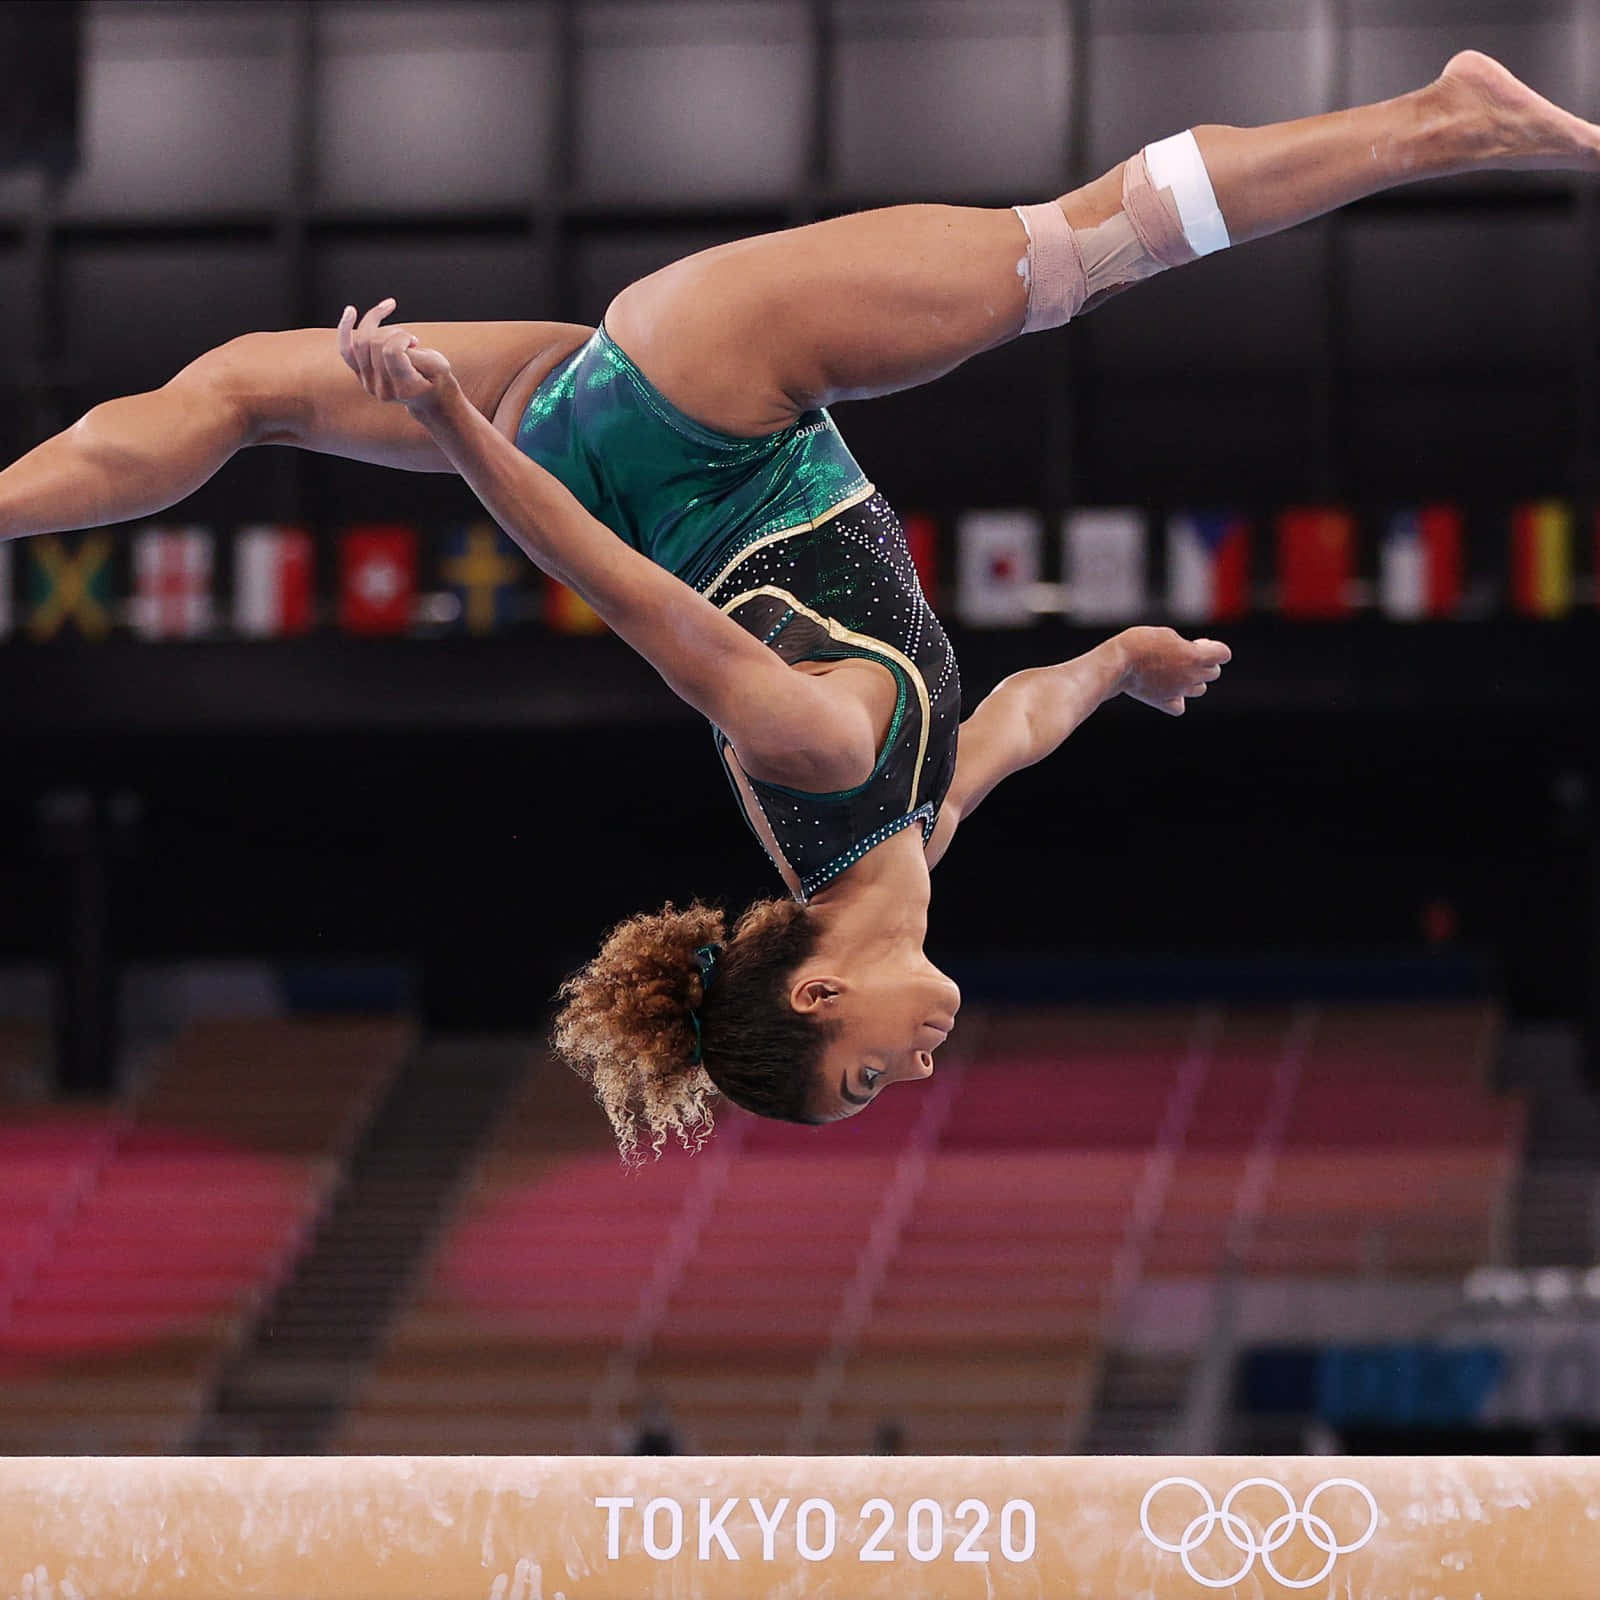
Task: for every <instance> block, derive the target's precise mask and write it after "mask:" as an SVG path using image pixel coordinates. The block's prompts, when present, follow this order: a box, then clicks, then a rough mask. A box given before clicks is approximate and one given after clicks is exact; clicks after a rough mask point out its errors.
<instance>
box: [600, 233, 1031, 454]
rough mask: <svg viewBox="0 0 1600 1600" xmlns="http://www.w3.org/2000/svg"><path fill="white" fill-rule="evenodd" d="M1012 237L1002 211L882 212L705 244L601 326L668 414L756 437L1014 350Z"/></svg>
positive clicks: (1016, 313)
mask: <svg viewBox="0 0 1600 1600" xmlns="http://www.w3.org/2000/svg"><path fill="white" fill-rule="evenodd" d="M1026 255H1027V235H1026V233H1025V231H1024V229H1023V226H1022V223H1021V220H1020V219H1019V218H1018V217H1017V216H1016V214H1015V213H1014V212H1012V211H1009V210H1007V211H996V210H985V209H978V208H976V207H970V206H934V205H914V206H892V207H889V208H887V209H885V210H881V211H863V212H860V213H858V214H856V215H854V216H849V217H836V218H832V219H830V220H829V221H826V222H818V223H812V224H810V225H809V226H807V227H803V228H792V229H789V230H788V231H786V232H783V233H773V234H765V235H762V236H761V237H759V238H754V239H742V240H739V241H738V242H736V243H734V244H727V245H718V246H716V247H715V248H713V249H711V250H706V251H702V252H701V253H700V254H698V255H694V256H689V257H686V258H685V259H684V260H682V261H678V262H674V263H673V264H672V265H671V266H669V267H665V268H663V269H662V270H661V271H660V272H657V273H654V274H652V275H651V276H650V277H648V278H643V279H641V280H640V281H639V282H638V283H635V284H631V285H630V286H629V287H628V288H626V289H624V290H623V292H622V293H621V294H620V295H618V296H617V298H616V299H615V300H614V301H613V302H612V303H611V306H610V308H609V309H608V310H607V312H606V328H607V331H608V332H609V333H610V334H611V336H612V337H613V338H614V339H615V340H616V341H617V343H618V344H620V345H621V346H622V348H623V349H624V350H626V351H627V352H628V354H629V355H630V356H631V357H632V358H633V360H634V361H635V362H637V363H638V365H639V366H640V367H641V368H642V369H643V370H644V372H645V373H646V374H647V375H648V376H649V377H650V379H651V381H652V382H653V383H655V384H656V386H657V387H658V388H660V389H661V390H662V391H663V393H665V394H666V396H667V397H668V399H670V400H671V401H672V402H673V404H674V405H676V406H678V407H679V408H680V409H681V410H683V411H685V412H687V413H688V414H689V415H690V416H692V417H694V418H696V419H697V420H698V421H700V422H703V423H705V424H706V425H707V426H710V427H715V428H720V429H722V430H724V431H726V432H729V433H736V434H750V435H755V434H761V433H767V432H771V431H773V430H775V429H777V428H782V427H785V426H787V425H788V423H790V422H791V421H793V420H794V418H795V417H796V416H797V415H799V413H800V412H802V411H805V410H807V409H809V408H811V407H813V406H817V405H825V404H828V403H829V402H830V401H834V400H846V399H859V398H865V397H867V396H870V395H877V394H887V393H890V392H892V391H893V390H896V389H906V388H910V387H912V386H913V385H915V384H919V383H927V382H929V381H930V380H931V379H933V378H937V377H939V376H940V375H941V374H943V373H946V372H948V371H950V370H951V368H953V367H956V366H959V365H960V364H961V363H962V362H963V361H965V360H966V359H967V358H968V357H969V356H973V355H976V354H977V353H978V352H979V351H981V350H987V349H990V348H991V347H993V346H994V345H997V344H1003V343H1004V342H1005V341H1006V340H1008V339H1011V338H1014V337H1015V336H1016V335H1017V334H1018V333H1019V332H1020V331H1021V328H1022V321H1023V316H1024V314H1025V312H1026V309H1027V285H1026V282H1025V280H1024V278H1023V277H1022V275H1021V273H1020V272H1019V265H1020V264H1021V263H1023V262H1024V261H1025V259H1026Z"/></svg>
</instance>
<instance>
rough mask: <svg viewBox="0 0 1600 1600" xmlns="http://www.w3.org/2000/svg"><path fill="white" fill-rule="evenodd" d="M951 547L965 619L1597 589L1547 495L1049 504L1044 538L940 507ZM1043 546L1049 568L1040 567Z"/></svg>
mask: <svg viewBox="0 0 1600 1600" xmlns="http://www.w3.org/2000/svg"><path fill="white" fill-rule="evenodd" d="M1052 545H1054V546H1055V548H1054V549H1052ZM1585 546H1586V547H1587V552H1588V559H1587V563H1586V570H1584V571H1580V570H1579V563H1580V549H1581V548H1582V547H1585ZM955 554H956V570H955V593H954V596H953V599H954V606H953V615H954V616H955V618H956V620H958V621H960V622H962V623H965V624H966V625H967V626H969V627H975V628H1016V627H1026V626H1028V625H1029V624H1031V623H1033V622H1035V621H1037V620H1038V619H1039V618H1040V617H1041V616H1044V615H1049V614H1058V615H1062V616H1065V617H1067V618H1068V619H1070V620H1071V621H1073V622H1077V623H1082V624H1084V625H1086V626H1087V625H1095V626H1103V625H1108V624H1117V623H1128V622H1134V621H1145V620H1148V621H1167V622H1172V623H1175V624H1177V625H1179V626H1189V627H1193V626H1196V625H1199V624H1210V623H1227V622H1233V621H1237V620H1239V619H1240V618H1243V617H1246V616H1250V615H1252V614H1258V615H1276V616H1281V617H1288V618H1291V619H1295V620H1300V621H1336V620H1339V619H1341V618H1347V617H1353V616H1357V615H1359V614H1361V613H1364V612H1365V613H1375V614H1378V615H1380V616H1383V617H1386V618H1389V619H1391V620H1393V621H1396V622H1417V621H1423V620H1427V619H1443V618H1474V617H1486V616H1490V615H1494V614H1497V613H1511V614H1514V615H1520V616H1526V617H1535V618H1558V617H1562V616H1565V615H1567V614H1568V613H1569V612H1571V611H1572V610H1573V609H1574V607H1575V606H1577V605H1579V604H1591V605H1592V604H1594V603H1595V602H1596V601H1597V600H1600V582H1597V574H1600V516H1597V517H1596V518H1595V520H1594V523H1593V525H1592V527H1591V529H1590V533H1589V536H1588V538H1587V540H1581V539H1580V537H1579V533H1578V518H1577V514H1576V512H1575V510H1574V508H1573V507H1572V506H1571V505H1570V504H1568V503H1567V502H1565V501H1559V500H1547V501H1536V502H1530V503H1528V504H1526V505H1519V506H1516V507H1513V508H1512V509H1511V510H1510V512H1509V513H1505V514H1501V515H1499V516H1496V517H1494V518H1483V517H1475V518H1472V519H1469V518H1468V516H1467V514H1466V513H1465V512H1464V511H1463V510H1462V508H1461V507H1459V506H1451V505H1429V506H1415V507H1406V508H1401V509H1396V510H1391V511H1389V512H1386V513H1384V514H1383V515H1382V516H1381V517H1378V518H1373V519H1363V518H1361V517H1358V515H1357V514H1356V513H1355V512H1354V511H1352V510H1350V509H1348V508H1346V507H1340V506H1301V507H1292V508H1289V509H1286V510H1282V511H1279V512H1276V513H1274V514H1273V515H1272V516H1270V517H1267V518H1263V519H1259V520H1258V519H1256V518H1253V517H1250V516H1246V515H1244V514H1242V513H1238V512H1229V511H1190V510H1183V511H1172V512H1170V513H1168V514H1166V515H1165V516H1164V517H1161V518H1156V517H1152V516H1150V515H1149V514H1147V513H1146V512H1145V511H1143V510H1140V509H1136V508H1131V507H1121V508H1103V507H1102V508H1092V507H1085V508H1080V509H1078V510H1074V511H1070V512H1068V513H1067V514H1066V515H1065V517H1064V518H1063V519H1062V521H1061V524H1060V528H1059V536H1058V538H1056V539H1052V538H1051V537H1050V535H1049V532H1048V530H1047V529H1046V526H1045V521H1044V519H1043V518H1042V517H1041V516H1040V515H1039V514H1038V513H1037V512H1033V511H1015V510H1013V511H969V512H966V513H964V514H962V515H961V516H959V517H957V518H956V519H955ZM1052 558H1054V559H1055V560H1056V562H1057V563H1058V565H1057V568H1056V570H1057V572H1058V573H1059V577H1058V578H1056V579H1054V580H1047V579H1046V576H1045V569H1046V563H1047V562H1048V561H1050V560H1051V559H1052Z"/></svg>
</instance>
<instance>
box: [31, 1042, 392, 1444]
mask: <svg viewBox="0 0 1600 1600" xmlns="http://www.w3.org/2000/svg"><path fill="white" fill-rule="evenodd" d="M409 1037H410V1033H409V1028H408V1027H407V1025H406V1024H404V1023H401V1022H395V1021H390V1020H388V1019H379V1020H375V1021H374V1020H367V1019H358V1020H349V1019H338V1020H323V1021H292V1022H291V1021H264V1022H252V1023H230V1024H226V1025H223V1024H207V1025H203V1026H197V1027H194V1028H191V1029H189V1030H187V1031H186V1032H184V1033H182V1034H180V1035H179V1036H178V1037H177V1038H176V1039H175V1040H174V1041H173V1042H172V1044H171V1046H170V1047H169V1048H168V1050H167V1051H166V1052H165V1054H164V1057H163V1059H162V1060H160V1061H159V1062H157V1063H156V1064H155V1067H154V1070H153V1071H152V1073H151V1074H150V1075H149V1077H148V1080H147V1087H146V1089H145V1090H144V1092H143V1093H142V1094H141V1095H140V1096H139V1097H138V1098H137V1099H136V1100H134V1101H133V1102H132V1103H129V1104H108V1105H101V1106H98V1107H93V1108H89V1109H85V1110H76V1111H67V1110H51V1111H48V1112H46V1111H28V1112H14V1113H13V1114H12V1116H11V1117H10V1119H9V1120H8V1123H7V1125H6V1126H5V1127H3V1128H0V1219H3V1220H0V1450H4V1451H8V1452H14V1453H49V1452H65V1453H75V1452H114V1453H148V1452H163V1451H171V1450H175V1449H178V1448H180V1447H181V1445H182V1444H183V1442H184V1439H185V1438H186V1436H187V1435H188V1433H189V1431H190V1429H191V1428H192V1426H193V1424H194V1421H195V1419H196V1418H197V1417H198V1415H199V1414H200V1411H201V1408H202V1407H203V1405H204V1403H205V1400H206V1397H207V1394H208V1392H209V1389H210V1386H211V1383H212V1381H213V1379H214V1376H215V1374H216V1371H217V1369H218V1367H219V1364H220V1363H221V1361H222V1360H223V1359H224V1357H225V1356H226V1354H227V1352H228V1351H229V1349H230V1348H231V1347H232V1346H233V1344H234V1342H235V1341H236V1340H237V1339H238V1337H239V1336H240V1334H241V1332H242V1331H243V1329H244V1328H245V1327H246V1326H247V1325H248V1322H249V1320H250V1318H251V1317H252V1315H253V1314H254V1312H255V1311H256V1309H257V1308H259V1307H260V1306H261V1305H262V1303H263V1302H264V1300H265V1298H266V1297H267V1296H268V1295H269V1294H270V1293H271V1291H272V1290H273V1288H274V1287H275V1285H276V1284H277V1283H278V1282H279V1281H280V1280H281V1279H282V1277H283V1275H284V1273H285V1272H286V1271H288V1270H289V1268H290V1266H291V1264H292V1262H293V1260H294V1258H295V1256H296V1255H297V1254H298V1252H299V1251H300V1249H301V1248H302V1247H303V1246H304V1244H305V1242H306V1241H307V1238H308V1236H309V1233H310V1231H311V1229H312V1228H313V1227H314V1225H315V1222H316V1219H317V1216H318V1213H319V1211H320V1209H321V1208H322V1206H323V1205H324V1203H325V1201H326V1200H327V1197H328V1195H329V1192H330V1190H331V1187H332V1185H333V1184H334V1182H335V1181H336V1179H337V1175H338V1172H339V1166H340V1162H341V1160H342V1159H343V1157H344V1156H345V1155H346V1154H347V1152H348V1149H349V1146H350V1143H351V1141H352V1140H353V1138H354V1137H355V1134H356V1133H357V1131H358V1130H359V1128H360V1127H361V1125H362V1123H363V1122H364V1121H365V1119H366V1117H367V1116H368V1115H369V1114H370V1110H371V1108H372V1105H373V1103H374V1100H375V1098H376V1096H377V1095H378V1094H379V1093H380V1092H381V1090H382V1088H383V1085H384V1083H385V1082H386V1081H387V1080H388V1078H389V1076H390V1075H391V1074H392V1072H393V1071H394V1069H395V1067H396V1066H397V1065H398V1062H399V1060H400V1057H401V1055H402V1053H403V1052H404V1050H405V1049H406V1048H407V1046H408V1043H409Z"/></svg>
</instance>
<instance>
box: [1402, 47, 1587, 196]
mask: <svg viewBox="0 0 1600 1600" xmlns="http://www.w3.org/2000/svg"><path fill="white" fill-rule="evenodd" d="M1433 88H1434V89H1435V90H1437V91H1438V95H1439V98H1440V100H1441V102H1442V104H1443V105H1444V106H1445V107H1446V108H1447V109H1448V110H1449V111H1450V112H1453V113H1455V114H1456V115H1457V116H1459V117H1460V118H1461V119H1462V126H1463V127H1464V128H1465V129H1466V130H1470V131H1469V132H1468V138H1469V142H1477V141H1481V144H1480V145H1479V150H1480V152H1481V153H1479V154H1477V156H1476V159H1474V161H1473V165H1474V166H1477V167H1507V168H1522V169H1531V168H1564V169H1569V170H1575V171H1580V172H1594V171H1600V127H1597V126H1596V125H1595V124H1594V123H1592V122H1585V121H1584V120H1583V118H1582V117H1575V116H1573V114H1572V113H1571V112H1570V111H1563V110H1562V109H1561V107H1560V106H1558V105H1554V104H1553V103H1552V102H1550V101H1549V100H1546V99H1545V98H1544V96H1543V95H1539V94H1535V93H1534V92H1533V90H1532V89H1530V88H1529V87H1528V86H1527V84H1525V83H1523V82H1522V81H1521V80H1520V79H1519V78H1516V77H1514V76H1513V75H1512V74H1511V73H1509V72H1508V71H1507V70H1506V69H1505V68H1504V67H1502V66H1501V65H1500V63H1499V62H1498V61H1495V60H1494V59H1492V58H1491V57H1489V56H1486V55H1484V54H1483V53H1482V52H1481V51H1478V50H1463V51H1462V52H1461V53H1460V54H1459V55H1456V56H1452V57H1451V59H1450V61H1449V62H1448V63H1447V64H1446V66H1445V69H1444V71H1443V72H1442V73H1440V74H1439V78H1438V81H1437V83H1435V84H1434V85H1433Z"/></svg>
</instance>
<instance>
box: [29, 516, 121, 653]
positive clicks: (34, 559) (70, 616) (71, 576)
mask: <svg viewBox="0 0 1600 1600" xmlns="http://www.w3.org/2000/svg"><path fill="white" fill-rule="evenodd" d="M28 557H29V569H28V632H29V634H30V635H31V636H32V637H33V638H35V639H53V638H55V636H56V635H57V634H58V633H60V632H61V630H62V629H63V628H64V627H65V626H66V625H67V624H68V623H69V622H70V623H72V624H73V625H74V626H75V627H76V628H77V630H78V631H79V633H81V634H82V635H83V636H84V638H86V639H103V638H104V637H105V636H106V634H107V633H109V632H110V631H111V535H110V534H108V533H89V534H84V535H83V536H82V537H81V538H72V537H70V536H63V535H59V534H52V535H49V536H47V537H45V538H40V539H30V540H29V541H28Z"/></svg>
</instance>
